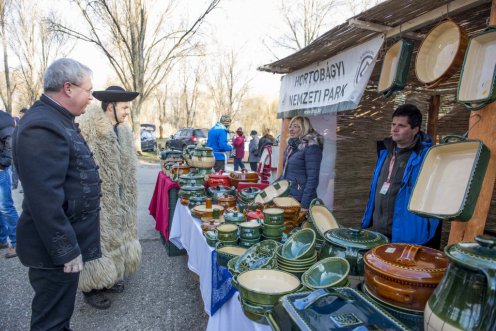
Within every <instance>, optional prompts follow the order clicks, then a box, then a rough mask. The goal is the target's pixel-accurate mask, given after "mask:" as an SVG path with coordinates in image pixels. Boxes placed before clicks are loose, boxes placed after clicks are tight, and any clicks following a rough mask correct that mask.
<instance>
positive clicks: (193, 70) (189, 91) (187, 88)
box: [180, 62, 205, 127]
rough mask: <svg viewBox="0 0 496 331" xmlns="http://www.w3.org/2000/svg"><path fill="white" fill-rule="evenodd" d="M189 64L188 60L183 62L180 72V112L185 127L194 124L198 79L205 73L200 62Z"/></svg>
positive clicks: (198, 92) (198, 86)
mask: <svg viewBox="0 0 496 331" xmlns="http://www.w3.org/2000/svg"><path fill="white" fill-rule="evenodd" d="M189 64H190V62H189V63H184V64H183V66H182V68H181V72H180V76H181V79H180V84H181V85H180V98H181V105H182V107H181V108H182V111H181V113H182V114H183V115H184V123H185V125H186V127H192V126H193V125H194V122H195V119H196V114H197V106H198V97H199V94H200V91H199V88H200V79H201V77H203V75H204V73H205V70H204V69H203V68H204V67H203V64H202V63H201V62H197V63H196V65H195V66H194V67H191V65H189Z"/></svg>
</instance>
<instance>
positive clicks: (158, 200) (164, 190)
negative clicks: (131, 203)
mask: <svg viewBox="0 0 496 331" xmlns="http://www.w3.org/2000/svg"><path fill="white" fill-rule="evenodd" d="M175 188H179V184H178V183H176V182H174V181H173V180H171V179H170V178H169V177H167V176H166V175H165V174H164V173H163V172H162V171H160V172H159V173H158V177H157V182H156V183H155V191H153V196H152V200H151V201H150V205H149V206H148V211H149V212H150V215H152V216H153V218H154V219H155V222H156V224H155V230H157V231H160V232H161V233H162V235H163V236H164V238H165V239H167V240H169V229H170V226H169V191H170V190H171V189H175ZM173 207H174V206H173Z"/></svg>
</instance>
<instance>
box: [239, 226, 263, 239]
mask: <svg viewBox="0 0 496 331" xmlns="http://www.w3.org/2000/svg"><path fill="white" fill-rule="evenodd" d="M261 228H262V225H261V224H260V223H257V222H243V223H241V224H239V237H240V238H241V239H245V240H255V239H259V238H260V229H261Z"/></svg>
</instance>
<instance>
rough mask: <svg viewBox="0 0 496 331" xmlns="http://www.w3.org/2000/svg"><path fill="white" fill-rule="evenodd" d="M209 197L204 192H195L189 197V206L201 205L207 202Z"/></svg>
mask: <svg viewBox="0 0 496 331" xmlns="http://www.w3.org/2000/svg"><path fill="white" fill-rule="evenodd" d="M205 200H207V197H206V196H205V195H204V194H194V195H191V196H190V197H189V199H188V208H189V209H191V208H193V207H195V206H199V205H202V204H204V203H205Z"/></svg>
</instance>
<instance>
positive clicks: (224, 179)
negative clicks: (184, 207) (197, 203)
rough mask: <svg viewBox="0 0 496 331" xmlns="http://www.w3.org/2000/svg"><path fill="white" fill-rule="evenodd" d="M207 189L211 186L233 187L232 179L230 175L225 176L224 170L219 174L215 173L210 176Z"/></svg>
mask: <svg viewBox="0 0 496 331" xmlns="http://www.w3.org/2000/svg"><path fill="white" fill-rule="evenodd" d="M206 184H207V187H210V186H226V187H227V186H231V178H229V175H227V174H224V173H223V172H222V170H220V171H219V172H213V173H211V174H210V175H208V179H207V182H206Z"/></svg>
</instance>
